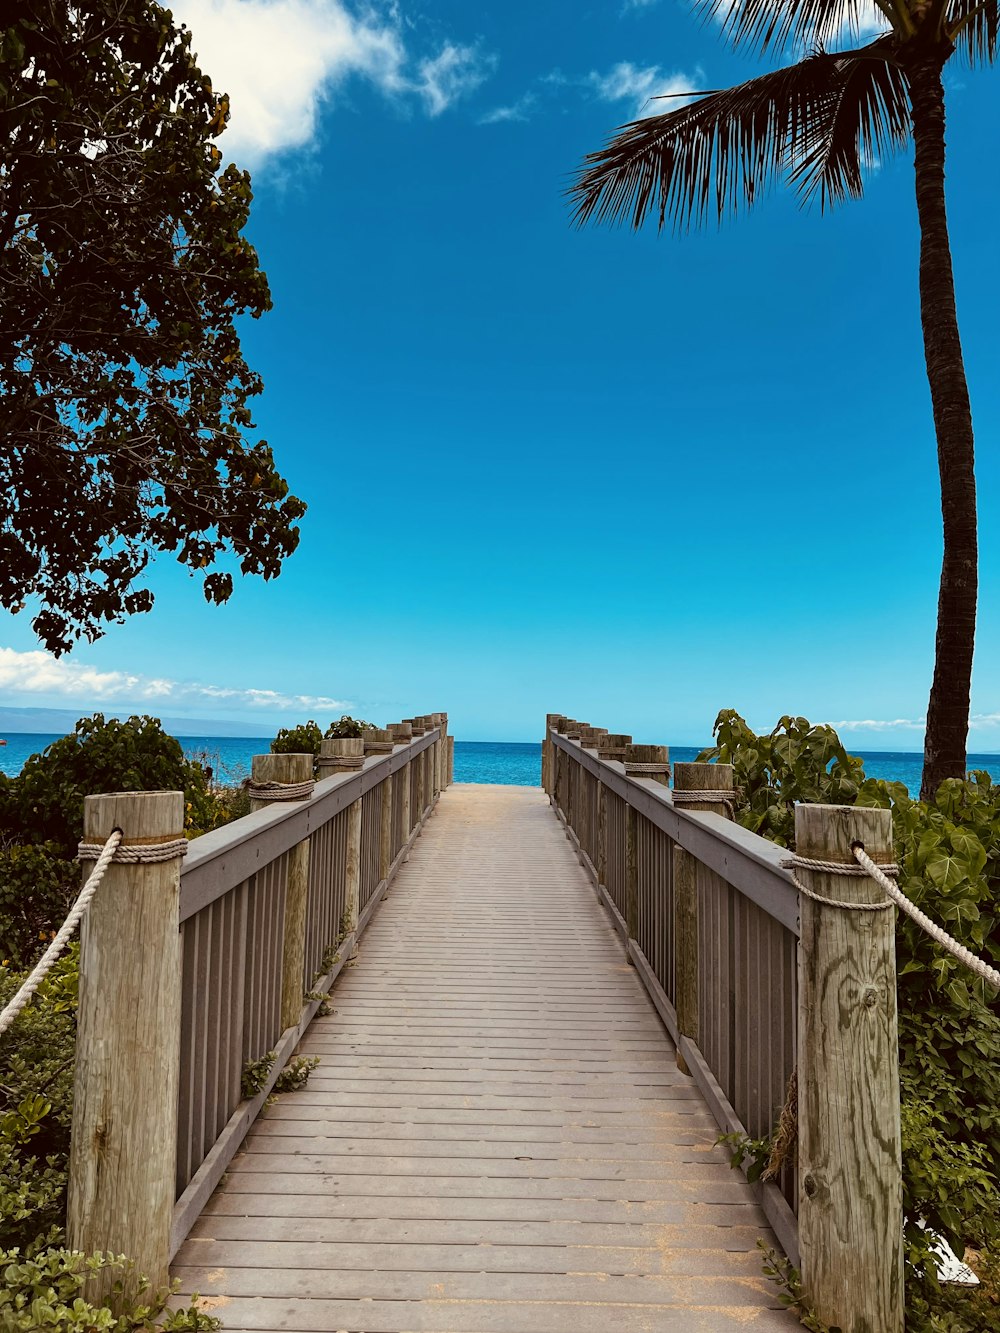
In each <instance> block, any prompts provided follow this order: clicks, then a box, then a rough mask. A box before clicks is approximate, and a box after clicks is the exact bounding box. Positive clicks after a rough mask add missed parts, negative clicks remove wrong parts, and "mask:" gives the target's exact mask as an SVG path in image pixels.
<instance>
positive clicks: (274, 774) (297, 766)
mask: <svg viewBox="0 0 1000 1333" xmlns="http://www.w3.org/2000/svg"><path fill="white" fill-rule="evenodd" d="M312 786H313V756H312V755H311V754H255V755H254V757H253V759H252V761H251V768H250V809H251V810H263V809H264V807H265V806H268V805H273V804H274V802H275V801H304V800H307V799H308V798H309V796H310V795H311V794H312ZM308 910H309V839H308V838H303V839H302V841H301V842H299V843H296V844H295V846H294V847H293V848H292V850H291V851H290V852H289V853H288V880H287V883H286V885H285V936H284V947H283V949H282V962H281V1026H282V1029H284V1028H290V1027H294V1025H295V1024H296V1023H298V1021H299V1019H300V1018H301V1017H302V996H303V995H304V994H305V992H306V990H307V989H308V987H307V986H306V984H305V947H306V915H307V913H308Z"/></svg>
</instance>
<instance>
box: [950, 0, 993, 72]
mask: <svg viewBox="0 0 1000 1333" xmlns="http://www.w3.org/2000/svg"><path fill="white" fill-rule="evenodd" d="M998 8H1000V6H998V4H997V0H957V3H953V4H951V5H950V6H949V8H948V18H947V26H948V32H949V35H950V36H951V38H952V41H953V42H954V43H955V46H956V48H957V49H958V50H959V51H961V52H962V54H963V55H964V56H965V57H966V58H967V59H968V61H969V63H970V64H972V65H992V64H993V62H994V60H996V56H997V34H998V30H1000V14H998Z"/></svg>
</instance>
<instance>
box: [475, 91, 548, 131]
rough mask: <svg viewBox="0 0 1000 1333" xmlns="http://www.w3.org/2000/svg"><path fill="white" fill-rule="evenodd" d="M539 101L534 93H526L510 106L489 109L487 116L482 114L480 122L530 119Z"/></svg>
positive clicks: (497, 123) (492, 122)
mask: <svg viewBox="0 0 1000 1333" xmlns="http://www.w3.org/2000/svg"><path fill="white" fill-rule="evenodd" d="M537 103H538V98H537V97H536V96H535V94H534V93H525V94H524V96H523V97H519V98H518V99H517V101H516V102H512V103H511V104H510V106H497V107H494V108H493V110H492V111H487V113H486V115H485V116H480V118H479V124H480V125H502V124H504V123H505V122H510V121H525V120H530V118H531V114H532V112H533V111H534V109H535V106H536V105H537Z"/></svg>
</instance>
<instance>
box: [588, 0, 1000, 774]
mask: <svg viewBox="0 0 1000 1333" xmlns="http://www.w3.org/2000/svg"><path fill="white" fill-rule="evenodd" d="M874 4H875V5H876V6H877V8H878V10H880V11H881V16H882V17H883V18H884V26H885V28H886V29H887V31H885V32H884V33H882V34H881V35H880V36H878V37H876V38H875V39H874V40H872V41H869V42H867V43H866V44H864V45H858V43H859V42H860V41H861V38H860V35H859V34H861V33H862V32H863V31H864V30H865V26H866V24H868V23H869V22H870V19H871V17H872V14H873V13H874V11H873V8H872V3H871V0H701V3H700V4H699V5H698V7H699V8H701V9H702V10H703V11H707V12H708V13H709V14H710V15H712V16H713V17H716V18H718V19H720V20H721V22H722V26H723V31H724V32H725V34H726V35H727V36H728V38H729V40H730V43H731V44H732V45H733V46H734V47H736V48H737V49H742V48H746V47H749V48H753V49H755V50H757V51H759V52H760V53H761V54H765V53H767V52H769V51H780V50H782V49H784V48H788V47H792V48H793V49H795V48H797V49H799V50H807V51H809V52H810V54H808V55H806V57H805V58H804V59H802V60H800V61H799V62H798V63H797V64H794V65H791V66H789V67H787V68H785V69H779V70H776V71H774V72H773V73H769V74H764V75H762V76H761V77H760V78H756V79H751V80H750V81H749V82H748V83H743V84H740V85H739V86H738V87H736V88H727V89H725V90H722V91H713V92H706V93H698V94H693V95H692V96H693V97H694V98H695V100H694V101H692V102H691V103H690V104H688V105H685V106H682V107H680V108H679V109H677V110H673V111H668V112H666V113H665V114H663V115H654V116H650V117H649V118H648V119H644V120H638V121H633V122H632V123H631V124H628V125H625V126H623V127H622V128H621V129H619V130H618V131H616V133H615V135H614V136H613V137H612V138H611V140H610V141H609V142H608V144H607V146H606V147H604V148H603V149H601V150H600V151H599V152H596V153H591V154H589V155H588V157H587V158H586V159H585V161H584V165H583V166H582V168H581V169H580V172H579V174H578V176H577V179H576V181H575V182H574V184H573V186H572V187H571V189H570V192H569V193H570V197H571V199H572V201H573V205H574V215H575V218H576V220H577V221H578V222H579V223H581V224H582V223H584V222H587V221H589V220H591V219H595V220H597V221H602V222H604V221H606V222H619V223H620V222H628V223H630V224H631V225H632V226H633V227H635V228H638V227H640V226H641V225H642V223H643V222H644V221H645V220H646V219H647V218H648V217H649V215H650V214H655V215H656V217H657V218H658V221H659V226H660V228H661V229H662V228H663V227H664V225H665V224H666V223H667V221H668V219H669V221H670V222H671V223H672V225H673V226H674V227H675V228H678V229H679V228H684V227H689V226H691V225H692V224H700V223H703V222H704V221H705V220H706V219H707V218H708V217H709V216H710V215H711V214H717V215H718V217H719V218H720V219H721V218H722V217H723V216H724V215H726V214H727V213H735V212H737V211H738V210H739V207H740V205H741V204H745V205H749V204H752V203H753V202H754V201H755V200H756V199H757V198H758V196H760V195H761V194H763V193H764V191H765V188H766V186H767V185H768V184H769V183H770V182H771V181H772V180H774V179H775V178H783V179H784V180H786V181H787V182H788V183H789V184H790V185H791V186H792V187H793V188H795V189H796V190H797V191H798V192H799V193H800V195H801V196H802V197H803V198H805V199H810V198H812V197H815V196H817V195H818V196H819V198H820V200H821V203H822V205H823V206H826V205H827V204H832V203H839V202H841V201H842V200H844V199H845V198H848V197H851V198H860V196H861V194H862V191H863V184H864V168H865V167H866V166H867V165H870V164H871V163H872V162H873V161H874V160H875V159H877V158H878V157H880V156H883V155H884V154H886V153H888V152H890V151H893V150H895V149H898V148H900V147H901V146H903V145H904V144H905V143H906V141H907V139H908V137H909V135H911V134H912V136H913V143H914V166H915V176H916V196H917V217H918V220H919V224H920V317H921V323H922V325H923V336H924V358H925V362H926V367H927V378H928V381H929V382H930V389H931V401H932V405H933V412H934V428H935V432H936V435H937V451H938V468H939V472H940V478H941V510H942V516H943V520H944V559H943V562H942V567H941V583H940V590H939V594H938V621H937V639H936V645H935V660H934V679H933V682H932V684H931V692H930V701H929V703H928V707H927V728H926V735H925V741H924V769H923V778H922V782H921V789H920V794H921V796H922V797H923V798H924V799H928V798H930V797H932V796H933V794H934V793H935V792H936V790H937V787H938V784H939V783H940V782H941V781H942V779H944V778H948V777H962V776H964V773H965V758H966V741H967V738H968V729H969V694H970V688H971V682H972V651H973V641H974V637H975V626H976V591H977V577H978V574H977V544H976V482H975V473H974V466H973V464H974V459H973V435H972V412H971V409H970V406H969V392H968V386H967V384H966V378H965V365H964V362H963V359H962V344H961V340H960V338H959V332H958V317H957V314H956V310H955V285H954V279H953V275H952V264H951V249H950V244H949V239H948V220H947V216H946V213H945V195H944V153H945V140H944V127H945V105H944V86H943V82H942V71H943V69H944V67H945V65H946V64H947V62H948V61H949V60H950V59H951V57H952V56H953V55H954V54H955V53H956V51H958V52H959V53H961V54H962V55H963V56H965V57H966V58H967V59H968V60H969V62H970V63H973V64H979V63H987V62H992V61H993V59H994V57H995V55H996V49H997V28H998V0H874ZM838 34H844V35H846V36H847V37H848V39H849V40H851V42H852V43H853V46H852V49H849V50H837V51H833V50H828V49H827V46H828V44H832V43H833V41H835V40H836V39H837V36H838Z"/></svg>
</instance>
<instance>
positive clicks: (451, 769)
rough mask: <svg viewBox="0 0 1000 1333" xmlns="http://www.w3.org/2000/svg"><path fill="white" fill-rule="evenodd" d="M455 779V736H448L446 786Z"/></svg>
mask: <svg viewBox="0 0 1000 1333" xmlns="http://www.w3.org/2000/svg"><path fill="white" fill-rule="evenodd" d="M454 781H455V737H454V736H449V737H448V786H449V787H450V786H451V784H452V783H453V782H454Z"/></svg>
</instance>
